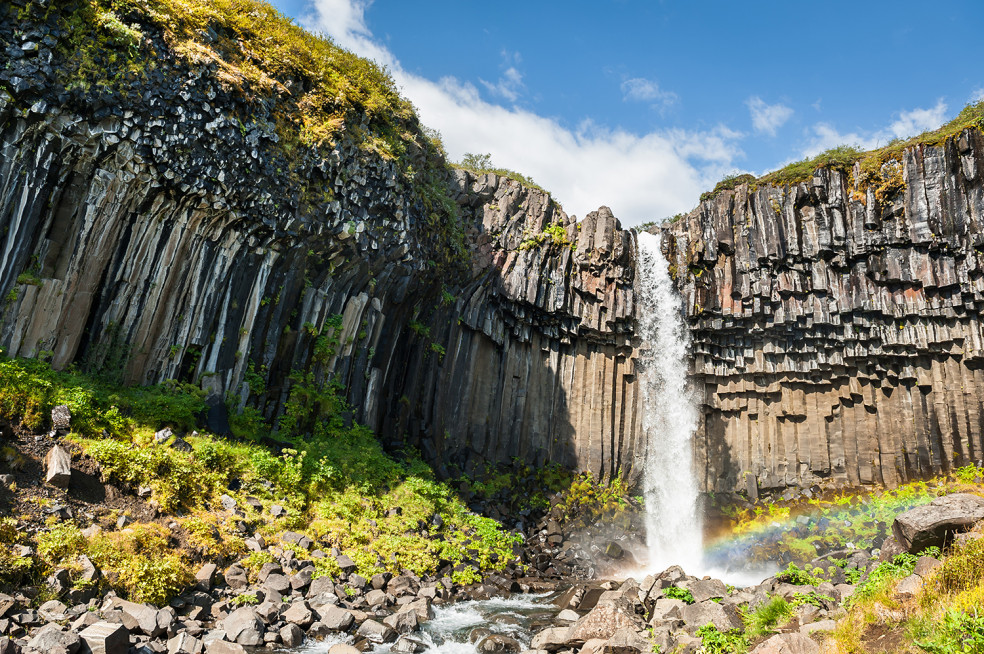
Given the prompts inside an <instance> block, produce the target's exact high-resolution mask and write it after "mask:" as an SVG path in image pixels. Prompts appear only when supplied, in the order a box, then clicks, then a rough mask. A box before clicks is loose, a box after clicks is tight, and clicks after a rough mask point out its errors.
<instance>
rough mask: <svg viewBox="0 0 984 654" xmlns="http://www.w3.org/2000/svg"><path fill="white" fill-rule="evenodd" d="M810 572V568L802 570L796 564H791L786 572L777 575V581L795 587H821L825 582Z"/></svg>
mask: <svg viewBox="0 0 984 654" xmlns="http://www.w3.org/2000/svg"><path fill="white" fill-rule="evenodd" d="M810 570H811V568H810V567H809V566H807V567H806V569H802V568H800V567H799V566H797V565H796V564H795V563H790V564H789V566H788V567H787V568H786V569H785V570H783V571H782V572H780V573H779V574H777V575H776V579H777V580H778V581H783V582H785V583H787V584H793V585H795V586H819V585H820V584H822V583H823V582H824V580H823V579H822V578H820V577H817V576H816V575H813V574H812V573H811V572H810Z"/></svg>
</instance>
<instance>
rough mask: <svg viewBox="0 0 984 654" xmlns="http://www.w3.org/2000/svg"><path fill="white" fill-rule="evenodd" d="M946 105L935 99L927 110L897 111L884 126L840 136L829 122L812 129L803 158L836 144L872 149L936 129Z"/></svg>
mask: <svg viewBox="0 0 984 654" xmlns="http://www.w3.org/2000/svg"><path fill="white" fill-rule="evenodd" d="M946 109H947V107H946V103H945V102H943V100H942V99H940V100H937V102H936V105H935V106H933V107H931V108H929V109H913V110H911V111H900V112H899V114H898V118H896V119H895V120H894V121H892V122H891V124H889V125H888V126H887V127H883V128H881V129H878V130H875V131H872V132H867V133H862V132H848V133H846V134H845V133H841V132H840V131H838V130H837V129H836V128H835V127H833V126H832V125H830V124H829V123H817V124H816V125H814V126H813V138H812V139H811V140H810V142H809V144H808V145H807V147H806V148H805V149H804V150H803V156H804V157H812V156H814V155H816V154H819V153H821V152H823V151H824V150H829V149H830V148H833V147H836V146H838V145H853V146H855V147H859V148H861V149H862V150H873V149H875V148H879V147H881V146H883V145H886V144H887V143H888V142H889V141H891V140H892V139H907V138H910V137H912V136H916V135H917V134H921V133H922V132H925V131H928V130H931V129H936V128H937V127H939V126H940V125H942V124H943V123H944V122H945V121H946Z"/></svg>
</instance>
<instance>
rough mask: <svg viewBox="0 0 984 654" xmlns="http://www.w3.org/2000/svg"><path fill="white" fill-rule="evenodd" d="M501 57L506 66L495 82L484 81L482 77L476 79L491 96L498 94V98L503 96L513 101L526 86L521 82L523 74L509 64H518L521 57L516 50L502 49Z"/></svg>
mask: <svg viewBox="0 0 984 654" xmlns="http://www.w3.org/2000/svg"><path fill="white" fill-rule="evenodd" d="M502 59H503V60H504V62H505V65H507V66H508V68H506V69H505V70H504V71H503V72H502V76H501V77H499V80H498V81H497V82H495V83H493V82H486V81H485V80H484V79H479V80H478V81H479V82H481V83H482V86H484V87H485V88H486V89H488V90H489V92H490V93H491V94H492V95H493V96H498V97H500V98H505V99H506V100H509V101H510V102H515V101H516V100H517V99H518V98H519V96H520V94H521V93H522V92H523V90H524V89H525V88H526V85H525V84H523V74H522V73H521V72H519V69H518V68H516V66H515V65H510V64H518V63H519V62H520V61H522V57H520V55H519V53H518V52H509V51H508V50H503V51H502Z"/></svg>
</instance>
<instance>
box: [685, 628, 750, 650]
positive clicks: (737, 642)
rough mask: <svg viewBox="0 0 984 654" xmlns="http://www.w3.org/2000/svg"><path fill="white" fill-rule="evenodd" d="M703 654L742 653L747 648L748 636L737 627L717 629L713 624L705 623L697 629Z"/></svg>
mask: <svg viewBox="0 0 984 654" xmlns="http://www.w3.org/2000/svg"><path fill="white" fill-rule="evenodd" d="M697 637H698V638H700V639H701V651H702V652H703V653H704V654H742V653H743V652H745V651H747V650H748V645H749V642H748V638H747V637H746V636H745V634H744V633H742V631H741V630H739V629H732V630H731V631H718V628H717V627H715V626H714V625H713V624H706V625H704V626H703V627H701V628H700V629H698V630H697Z"/></svg>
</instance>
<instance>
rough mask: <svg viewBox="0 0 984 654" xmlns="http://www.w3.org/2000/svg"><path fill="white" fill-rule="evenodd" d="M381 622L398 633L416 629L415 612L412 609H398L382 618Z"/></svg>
mask: <svg viewBox="0 0 984 654" xmlns="http://www.w3.org/2000/svg"><path fill="white" fill-rule="evenodd" d="M383 624H384V625H386V626H387V627H389V628H390V629H392V630H393V631H395V632H396V633H398V634H409V633H412V632H413V631H415V630H416V629H417V614H416V612H414V611H400V612H399V613H394V614H392V615H388V616H386V617H385V618H383Z"/></svg>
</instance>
